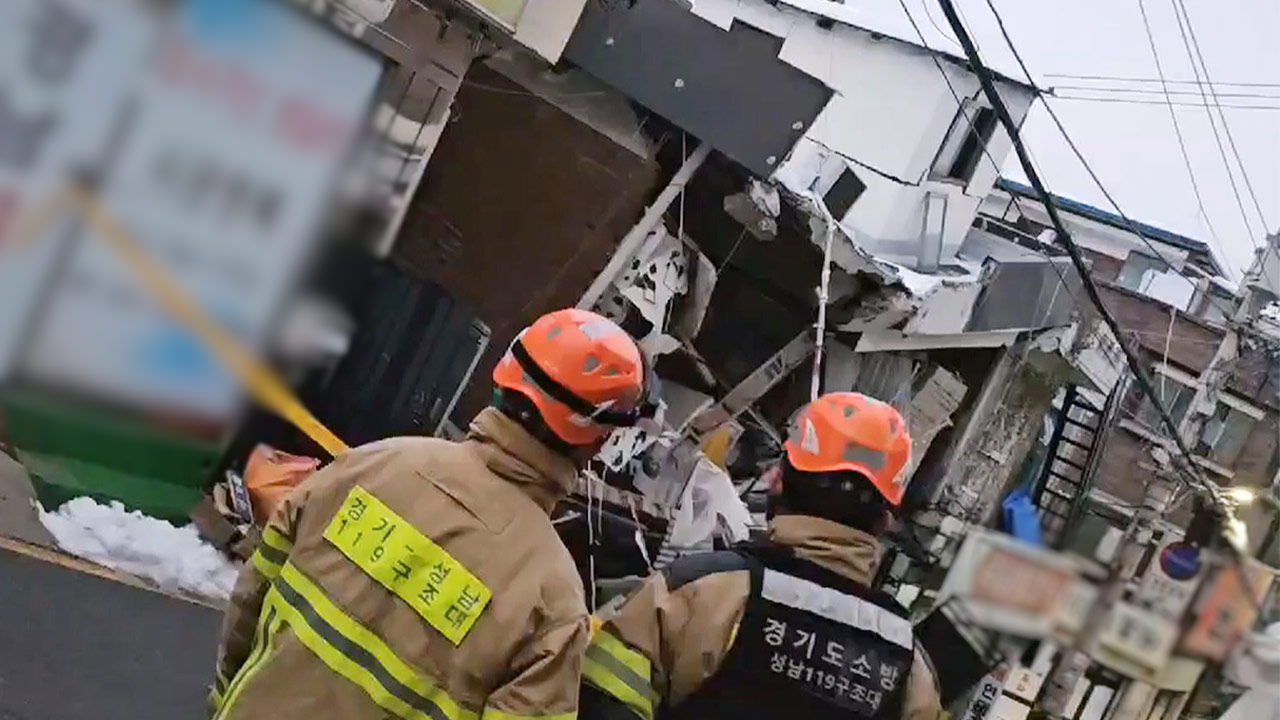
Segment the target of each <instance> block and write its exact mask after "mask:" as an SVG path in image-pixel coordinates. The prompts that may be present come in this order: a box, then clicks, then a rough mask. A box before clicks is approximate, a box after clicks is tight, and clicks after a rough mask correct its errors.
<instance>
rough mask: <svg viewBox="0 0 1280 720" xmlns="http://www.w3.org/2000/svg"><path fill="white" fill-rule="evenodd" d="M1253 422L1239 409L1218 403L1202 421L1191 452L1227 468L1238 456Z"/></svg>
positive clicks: (1233, 463)
mask: <svg viewBox="0 0 1280 720" xmlns="http://www.w3.org/2000/svg"><path fill="white" fill-rule="evenodd" d="M1254 422H1255V421H1254V419H1253V418H1251V417H1249V416H1248V415H1246V414H1244V413H1243V412H1241V411H1240V410H1238V409H1236V408H1233V407H1230V406H1228V405H1226V404H1223V403H1218V409H1217V412H1215V413H1214V414H1213V417H1211V418H1208V419H1206V420H1205V421H1204V427H1203V428H1202V429H1201V431H1200V440H1199V441H1198V442H1197V443H1196V446H1195V448H1193V449H1192V452H1194V453H1195V454H1196V455H1199V456H1201V457H1205V458H1208V459H1210V460H1212V461H1214V462H1216V463H1218V464H1219V465H1221V466H1223V467H1228V468H1229V467H1231V466H1233V465H1235V462H1236V459H1237V458H1239V457H1240V451H1241V450H1243V449H1244V444H1245V441H1246V440H1248V439H1249V433H1250V432H1252V431H1253V423H1254Z"/></svg>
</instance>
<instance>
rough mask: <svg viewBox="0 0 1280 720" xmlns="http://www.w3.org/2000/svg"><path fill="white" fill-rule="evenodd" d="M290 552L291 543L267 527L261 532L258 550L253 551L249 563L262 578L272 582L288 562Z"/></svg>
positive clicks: (273, 529)
mask: <svg viewBox="0 0 1280 720" xmlns="http://www.w3.org/2000/svg"><path fill="white" fill-rule="evenodd" d="M292 550H293V541H291V540H289V538H287V537H285V535H284V533H282V532H280V531H279V530H277V529H275V528H274V527H272V526H271V525H268V526H267V527H266V528H265V529H264V530H263V531H262V541H261V542H259V543H258V549H257V550H255V551H254V553H253V557H251V558H250V559H249V561H250V562H252V563H253V567H254V568H255V569H257V571H258V572H260V573H262V576H263V577H265V578H267V579H268V580H274V579H275V578H276V576H278V575H279V574H280V569H281V568H282V567H284V564H285V563H286V562H288V561H289V553H290V552H291V551H292Z"/></svg>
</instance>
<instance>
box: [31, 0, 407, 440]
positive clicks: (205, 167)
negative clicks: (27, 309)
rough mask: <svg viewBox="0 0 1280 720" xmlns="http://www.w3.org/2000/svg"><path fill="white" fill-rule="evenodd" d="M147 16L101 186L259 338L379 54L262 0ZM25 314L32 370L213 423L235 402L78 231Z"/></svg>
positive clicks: (355, 125) (137, 228) (229, 0)
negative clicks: (41, 301) (140, 61)
mask: <svg viewBox="0 0 1280 720" xmlns="http://www.w3.org/2000/svg"><path fill="white" fill-rule="evenodd" d="M98 4H99V5H101V6H103V7H111V8H116V7H117V3H116V2H108V1H103V2H100V3H98ZM151 21H152V22H153V23H155V24H156V25H155V27H153V29H152V33H153V41H152V43H151V45H150V47H149V50H148V52H147V58H148V61H147V65H146V66H145V67H144V68H143V69H142V70H141V72H140V73H139V74H138V77H137V78H136V79H135V80H136V81H135V85H134V87H131V88H127V89H126V90H127V93H126V98H125V104H126V106H127V111H126V112H123V113H121V114H119V116H118V119H116V120H115V121H112V122H111V123H110V124H114V125H115V133H116V134H115V136H114V137H113V139H112V153H111V156H110V157H109V158H107V159H106V161H105V162H104V164H103V166H102V172H101V178H102V180H101V186H100V199H101V201H102V204H103V205H105V207H106V208H107V210H108V212H109V213H111V214H112V215H113V216H114V218H115V219H116V220H117V222H118V223H119V224H120V225H122V226H123V227H125V228H127V229H128V231H129V232H130V233H131V234H132V235H133V237H134V238H135V240H136V242H137V243H138V244H139V245H141V246H142V247H143V248H145V249H146V250H147V251H148V253H149V255H150V256H151V257H152V258H153V259H154V260H155V261H157V262H158V263H159V264H160V265H161V266H162V267H163V269H164V270H165V271H166V273H167V274H168V276H169V278H170V279H171V280H173V281H174V282H176V283H177V284H178V285H180V286H181V287H182V288H183V290H185V291H186V293H187V294H188V295H190V296H191V297H192V298H193V299H194V300H195V301H196V302H197V304H199V305H200V306H201V307H202V308H203V309H204V310H205V312H207V313H208V314H209V315H211V316H212V317H213V318H214V319H216V320H217V321H219V322H220V323H221V324H222V325H223V326H224V327H225V328H226V329H227V330H229V331H230V332H231V333H232V334H233V335H235V336H236V337H237V338H239V339H240V340H241V341H243V342H245V343H246V344H248V345H249V346H251V347H254V346H259V345H261V344H262V343H263V342H264V341H265V338H266V335H267V334H268V331H269V330H270V326H271V323H272V321H273V319H274V316H275V313H276V312H277V311H278V310H279V308H280V306H281V303H282V302H283V301H284V299H285V298H286V295H287V292H288V290H289V289H290V286H291V283H292V282H293V281H294V280H295V278H296V276H297V275H298V273H299V270H300V268H301V266H302V265H303V264H304V263H305V261H306V260H307V258H308V256H309V253H310V251H311V250H312V249H313V247H314V244H315V241H316V240H317V238H318V236H319V230H320V222H321V220H322V218H323V215H324V213H325V210H326V206H327V203H328V201H329V198H330V196H331V192H332V190H333V188H334V184H335V182H336V181H337V179H338V176H339V173H340V171H341V170H342V169H343V165H344V162H345V161H346V160H347V159H348V157H349V153H350V151H351V148H352V146H353V144H354V142H355V140H356V139H357V137H358V135H359V134H360V133H361V132H362V131H363V129H364V127H365V125H366V122H367V118H368V116H369V114H370V112H371V110H372V105H371V104H372V101H373V97H374V94H375V91H376V89H377V87H378V84H379V82H380V80H381V76H382V70H383V66H382V62H381V60H380V59H379V58H378V57H376V56H374V55H373V54H371V53H370V52H369V51H367V50H366V49H364V48H362V47H360V46H358V45H356V44H355V43H354V42H352V41H350V40H349V39H348V38H344V37H342V36H340V35H338V34H337V33H336V32H334V31H332V29H331V28H328V27H326V26H324V25H322V24H320V23H318V22H316V21H314V20H313V19H312V18H310V17H309V16H307V15H306V14H304V13H300V12H297V11H296V10H295V9H293V8H290V7H288V6H287V5H286V4H284V3H279V2H273V1H271V0H184V1H183V2H180V3H178V5H177V7H176V9H175V10H174V11H173V12H172V14H167V15H164V16H159V17H152V18H151ZM85 114H88V115H93V114H94V113H88V112H86V113H85ZM100 120H101V118H100ZM36 327H37V330H36V332H35V334H34V335H33V336H32V338H31V341H30V345H29V346H28V347H27V348H26V349H25V354H24V356H23V359H22V372H23V373H24V375H26V376H29V377H33V378H35V379H37V380H39V381H41V382H42V383H46V384H56V385H58V386H62V387H69V388H73V389H77V390H81V391H84V392H87V393H90V394H93V395H95V396H101V397H104V398H105V399H108V400H112V401H117V402H121V403H124V404H128V405H132V406H143V407H148V408H157V409H163V410H165V411H166V412H172V413H179V414H184V415H188V416H192V417H199V418H202V419H208V420H213V421H218V420H226V419H229V418H230V417H231V416H232V415H233V413H234V412H235V411H236V409H237V407H238V405H239V401H240V392H239V389H238V387H237V384H236V383H235V381H234V380H233V378H232V377H231V376H230V375H229V374H228V373H227V372H226V371H225V370H224V369H223V368H222V367H221V366H220V365H219V364H218V363H217V362H216V360H215V359H214V358H213V357H212V355H210V354H209V353H208V352H207V351H206V350H205V349H204V348H203V347H202V346H201V345H199V343H198V342H197V341H196V340H195V339H194V337H193V336H191V335H190V334H189V333H188V332H187V331H186V330H185V329H184V328H182V327H181V326H179V325H177V324H176V323H175V322H174V321H173V320H172V319H171V318H170V317H169V315H168V314H167V312H166V311H165V309H164V308H163V307H161V306H160V305H158V304H157V302H156V301H155V300H154V299H153V298H152V297H151V295H150V294H149V293H148V292H147V291H146V290H145V289H144V287H143V286H142V285H141V284H140V283H139V282H138V280H137V279H136V277H135V276H134V275H132V274H131V273H130V272H129V270H128V269H127V268H126V267H125V265H124V264H123V263H122V262H121V261H120V259H119V258H118V257H116V256H115V254H114V253H113V252H112V250H111V249H110V248H109V247H108V246H107V245H106V244H105V243H104V242H103V241H102V240H101V239H100V238H96V237H94V236H93V232H92V231H90V230H85V231H84V232H83V233H82V234H81V236H80V237H79V238H78V242H76V243H75V245H74V247H73V250H72V252H71V254H70V256H69V257H68V258H67V260H66V264H65V267H64V268H62V269H61V271H60V276H59V279H58V281H57V282H56V283H55V284H54V286H53V288H52V292H51V294H50V299H49V303H48V307H47V309H46V310H45V311H44V312H43V314H42V316H41V317H40V319H39V321H38V322H37V323H36Z"/></svg>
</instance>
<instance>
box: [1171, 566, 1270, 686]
mask: <svg viewBox="0 0 1280 720" xmlns="http://www.w3.org/2000/svg"><path fill="white" fill-rule="evenodd" d="M1275 572H1276V571H1275V570H1274V569H1272V568H1269V567H1267V566H1266V565H1263V564H1262V563H1260V562H1258V561H1257V560H1254V559H1253V558H1242V559H1241V560H1240V562H1238V563H1237V562H1233V561H1230V560H1227V561H1226V562H1225V563H1224V564H1223V565H1222V566H1221V567H1219V568H1218V570H1217V572H1216V573H1215V575H1214V576H1213V577H1212V578H1210V579H1208V580H1206V583H1208V585H1207V587H1205V588H1204V589H1202V591H1201V595H1200V598H1199V599H1198V601H1197V603H1196V607H1195V616H1196V620H1195V624H1193V625H1192V626H1191V628H1190V629H1189V630H1187V632H1186V633H1184V634H1183V637H1182V644H1181V645H1180V646H1179V649H1178V652H1179V653H1182V654H1185V655H1191V656H1194V657H1200V658H1205V659H1208V660H1211V661H1214V662H1222V661H1223V660H1225V659H1226V658H1227V656H1228V654H1229V653H1230V652H1231V650H1232V648H1233V647H1234V646H1235V645H1236V643H1237V642H1239V641H1240V639H1241V638H1242V637H1244V635H1245V633H1247V632H1249V631H1250V630H1251V629H1252V628H1253V623H1254V621H1255V620H1257V617H1258V606H1259V604H1260V603H1261V602H1262V601H1263V599H1264V598H1266V596H1267V591H1268V590H1270V588H1271V584H1272V583H1273V582H1275Z"/></svg>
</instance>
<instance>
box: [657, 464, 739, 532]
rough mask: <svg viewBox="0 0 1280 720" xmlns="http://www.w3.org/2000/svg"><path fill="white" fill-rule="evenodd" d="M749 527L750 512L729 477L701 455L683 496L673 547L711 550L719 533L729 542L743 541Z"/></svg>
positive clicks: (674, 528) (676, 519) (673, 530)
mask: <svg viewBox="0 0 1280 720" xmlns="http://www.w3.org/2000/svg"><path fill="white" fill-rule="evenodd" d="M750 525H751V513H750V512H748V511H747V506H746V505H745V504H744V503H743V502H742V500H741V499H739V498H738V493H737V490H736V489H735V488H734V487H733V482H732V481H731V480H730V479H729V474H728V473H726V472H725V471H724V470H722V469H721V468H719V467H717V466H716V464H715V463H713V462H712V461H711V460H709V459H708V458H707V457H706V456H705V455H700V456H699V457H698V462H697V464H696V465H695V466H694V468H693V474H692V475H691V476H690V477H689V482H688V483H687V484H686V485H685V489H684V494H683V495H682V496H681V497H680V507H679V509H678V510H677V511H676V516H675V524H674V525H673V527H672V531H671V538H670V541H669V542H670V544H671V545H673V546H675V547H677V548H680V549H682V550H688V549H700V550H710V549H711V547H712V540H713V539H714V538H715V536H716V533H717V532H722V533H723V534H724V536H725V539H726V540H727V541H729V542H730V543H739V542H744V541H746V540H747V539H748V528H749V527H750Z"/></svg>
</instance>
